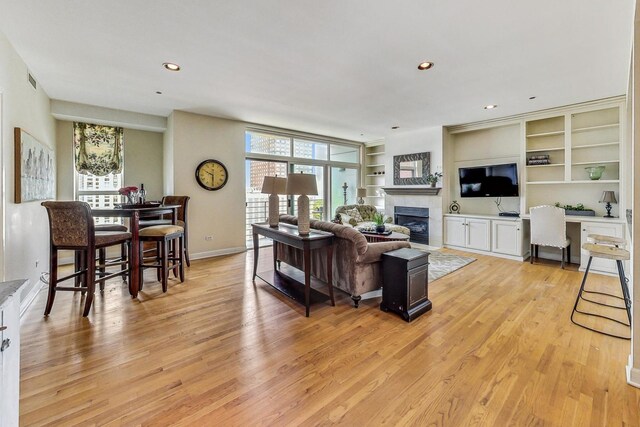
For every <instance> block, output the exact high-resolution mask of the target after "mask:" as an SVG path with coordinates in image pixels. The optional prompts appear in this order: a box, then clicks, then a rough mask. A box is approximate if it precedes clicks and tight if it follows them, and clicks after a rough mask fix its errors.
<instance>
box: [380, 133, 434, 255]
mask: <svg viewBox="0 0 640 427" xmlns="http://www.w3.org/2000/svg"><path fill="white" fill-rule="evenodd" d="M442 131H443V130H442V127H440V126H438V127H432V128H427V129H422V130H419V131H412V132H403V133H394V134H393V135H392V136H390V137H388V138H387V140H386V141H385V156H384V159H385V160H384V163H385V171H386V173H385V187H403V186H395V185H394V184H393V156H398V155H402V154H412V153H422V152H429V153H431V159H430V160H431V172H432V173H433V172H436V171H442V170H443V168H442ZM438 186H440V183H439V184H438ZM423 187H426V186H423ZM395 206H415V207H424V208H429V244H430V245H432V246H442V236H443V234H442V194H439V195H437V196H407V195H398V196H390V195H387V196H386V197H385V212H386V213H387V215H393V209H394V207H395Z"/></svg>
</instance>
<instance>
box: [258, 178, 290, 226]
mask: <svg viewBox="0 0 640 427" xmlns="http://www.w3.org/2000/svg"><path fill="white" fill-rule="evenodd" d="M286 189H287V178H280V177H278V176H265V177H264V181H262V191H261V192H262V194H269V226H270V227H274V228H275V227H277V226H278V222H280V198H279V197H278V194H284V193H285V190H286Z"/></svg>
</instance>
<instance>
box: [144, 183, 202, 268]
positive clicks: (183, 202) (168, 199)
mask: <svg viewBox="0 0 640 427" xmlns="http://www.w3.org/2000/svg"><path fill="white" fill-rule="evenodd" d="M190 199H191V197H189V196H164V197H163V198H162V204H163V205H180V207H179V208H178V217H177V218H176V220H177V221H176V223H177V224H176V225H179V226H180V227H182V228H183V229H184V259H185V262H186V263H187V267H191V260H190V259H189V221H188V219H187V218H188V210H187V208H188V206H189V200H190ZM170 224H171V220H169V219H167V218H166V216H165V218H161V219H141V220H140V228H141V229H142V228H145V227H152V226H154V225H170Z"/></svg>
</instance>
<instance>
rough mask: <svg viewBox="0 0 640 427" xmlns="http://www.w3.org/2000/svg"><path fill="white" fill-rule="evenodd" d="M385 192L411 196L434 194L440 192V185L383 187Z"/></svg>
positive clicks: (393, 194)
mask: <svg viewBox="0 0 640 427" xmlns="http://www.w3.org/2000/svg"><path fill="white" fill-rule="evenodd" d="M382 189H383V190H384V192H385V193H387V194H388V195H390V196H402V195H406V196H412V195H414V196H415V195H424V196H435V195H437V194H438V193H440V190H441V189H442V188H440V187H383V188H382Z"/></svg>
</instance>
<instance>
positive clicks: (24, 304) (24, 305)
mask: <svg viewBox="0 0 640 427" xmlns="http://www.w3.org/2000/svg"><path fill="white" fill-rule="evenodd" d="M45 286H46V283H44V282H43V281H41V280H38V283H36V285H35V286H34V287H33V288H31V290H30V291H29V293H28V294H27V295H26V296H25V298H24V299H23V300H22V301H21V302H20V318H22V316H24V314H25V313H26V312H27V310H28V309H29V307H30V306H31V304H33V302H34V301H35V300H36V297H37V296H38V293H40V291H41V290H43V289H44V288H45Z"/></svg>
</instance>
